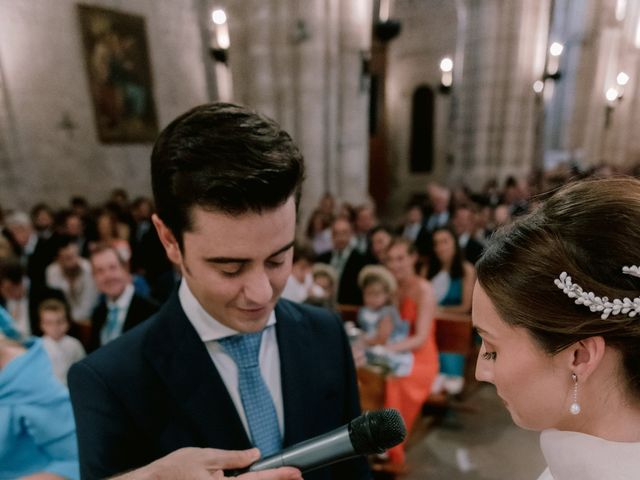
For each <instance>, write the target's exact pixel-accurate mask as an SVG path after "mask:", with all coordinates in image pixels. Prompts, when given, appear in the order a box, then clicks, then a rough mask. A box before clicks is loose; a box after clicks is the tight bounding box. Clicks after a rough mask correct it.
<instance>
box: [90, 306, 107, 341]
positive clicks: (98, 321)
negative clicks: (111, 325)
mask: <svg viewBox="0 0 640 480" xmlns="http://www.w3.org/2000/svg"><path fill="white" fill-rule="evenodd" d="M93 317H94V318H95V323H94V324H93V325H92V326H91V328H92V329H93V330H95V331H96V332H98V338H100V333H99V332H100V330H102V327H103V325H104V324H105V322H106V321H107V302H106V300H101V301H100V303H99V304H98V306H97V307H96V310H95V312H94V314H93Z"/></svg>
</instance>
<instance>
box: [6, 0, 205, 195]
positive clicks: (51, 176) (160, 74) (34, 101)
mask: <svg viewBox="0 0 640 480" xmlns="http://www.w3.org/2000/svg"><path fill="white" fill-rule="evenodd" d="M86 3H87V4H90V5H95V6H101V7H104V8H110V9H116V10H119V11H123V12H126V13H131V14H135V15H140V16H143V17H144V18H145V20H146V30H147V41H148V46H149V53H150V57H151V58H150V65H151V71H152V77H153V88H154V91H153V96H154V99H155V105H156V113H157V117H158V124H159V127H160V128H162V127H163V126H164V125H166V124H167V123H168V122H169V121H170V120H172V119H173V118H174V117H175V116H176V115H178V114H179V113H181V112H183V111H184V110H186V109H188V108H190V107H192V106H194V105H197V104H200V103H203V102H205V101H207V99H208V97H209V95H208V93H207V84H206V78H205V74H204V63H203V49H202V38H201V30H200V26H199V22H198V18H197V13H196V12H197V9H196V6H195V5H194V3H193V1H192V0H172V1H155V0H131V1H117V0H103V1H93V2H86ZM0 74H1V75H0V128H1V134H0V168H2V172H1V173H0V205H2V207H3V208H16V207H20V208H26V207H29V206H30V205H33V204H34V203H35V202H37V201H39V200H46V201H48V202H50V203H52V204H53V205H55V206H61V205H63V204H66V202H67V200H68V198H69V196H70V195H72V194H81V195H85V196H86V197H88V198H89V200H91V201H95V202H99V201H102V200H104V199H105V197H106V195H107V193H108V192H109V191H110V190H111V189H112V188H114V187H124V188H126V189H127V190H128V191H129V192H130V193H131V194H132V195H137V194H148V193H150V180H149V154H150V150H151V146H152V145H151V143H142V144H103V143H100V141H99V140H98V137H97V133H96V127H95V121H94V116H93V109H92V103H91V99H90V93H89V84H88V80H87V75H86V67H85V64H84V57H83V47H82V39H81V35H80V29H79V22H78V18H77V11H76V2H74V1H71V0H55V1H50V0H3V1H2V2H0Z"/></svg>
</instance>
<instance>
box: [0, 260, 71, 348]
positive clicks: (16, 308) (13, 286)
mask: <svg viewBox="0 0 640 480" xmlns="http://www.w3.org/2000/svg"><path fill="white" fill-rule="evenodd" d="M51 298H55V299H56V300H60V301H62V302H63V303H64V304H65V306H66V307H67V310H68V308H69V307H68V305H67V303H66V300H65V297H64V293H63V292H62V291H60V290H56V289H54V288H48V287H46V286H43V285H41V286H37V285H34V284H32V283H30V282H29V279H28V277H27V275H26V271H25V268H24V267H23V266H22V265H21V264H20V262H19V261H18V260H17V259H5V260H3V261H2V262H1V263H0V305H2V306H3V307H4V308H6V309H7V311H8V312H9V314H10V315H11V317H12V318H13V319H14V321H15V322H16V325H15V327H16V329H17V330H18V331H19V332H20V333H22V334H23V335H27V336H28V335H41V334H42V331H41V330H40V318H39V315H38V308H39V307H40V304H41V303H42V302H44V301H45V300H48V299H51ZM67 313H68V311H67Z"/></svg>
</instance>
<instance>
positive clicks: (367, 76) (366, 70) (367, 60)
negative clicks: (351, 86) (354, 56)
mask: <svg viewBox="0 0 640 480" xmlns="http://www.w3.org/2000/svg"><path fill="white" fill-rule="evenodd" d="M370 83H371V52H370V51H368V50H360V91H361V92H366V91H367V90H368V89H369V85H370Z"/></svg>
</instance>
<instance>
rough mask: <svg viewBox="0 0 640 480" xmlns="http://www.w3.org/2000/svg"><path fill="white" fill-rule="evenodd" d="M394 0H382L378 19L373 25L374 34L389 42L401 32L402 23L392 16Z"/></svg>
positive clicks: (384, 41)
mask: <svg viewBox="0 0 640 480" xmlns="http://www.w3.org/2000/svg"><path fill="white" fill-rule="evenodd" d="M391 2H392V0H380V5H379V9H378V19H377V21H376V22H375V24H374V26H373V34H374V35H375V37H376V38H377V39H378V40H380V41H381V42H383V43H386V42H389V41H391V40H393V39H394V38H396V37H397V36H398V35H399V34H400V30H401V24H400V22H399V21H398V20H393V19H392V18H391Z"/></svg>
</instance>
